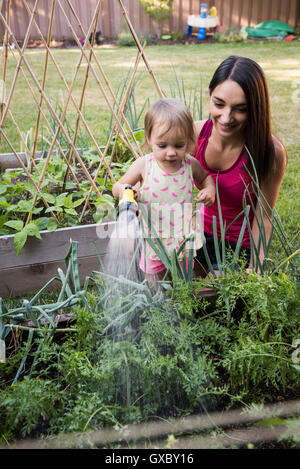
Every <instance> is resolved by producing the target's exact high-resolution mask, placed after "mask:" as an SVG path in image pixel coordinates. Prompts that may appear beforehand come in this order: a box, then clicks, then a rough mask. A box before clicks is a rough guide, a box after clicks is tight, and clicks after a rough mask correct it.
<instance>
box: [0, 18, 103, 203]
mask: <svg viewBox="0 0 300 469" xmlns="http://www.w3.org/2000/svg"><path fill="white" fill-rule="evenodd" d="M0 20H1V21H2V23H3V25H4V26H5V27H6V28H8V30H9V33H10V36H11V37H12V39H13V41H14V43H15V45H16V48H17V50H18V52H19V54H21V53H22V51H21V49H20V47H19V44H18V42H17V40H16V38H15V36H14V34H13V32H12V31H11V29H10V28H9V26H8V24H7V23H6V20H5V18H4V17H3V15H2V13H1V12H0ZM23 61H24V64H25V65H26V67H27V69H28V71H29V73H30V75H31V77H32V79H33V81H34V83H35V85H36V86H37V88H38V90H39V92H40V93H41V94H43V97H44V100H45V102H46V104H47V106H48V107H49V109H50V111H51V113H52V114H53V117H54V118H55V120H56V121H57V123H58V125H59V127H60V128H61V130H62V132H63V134H64V136H65V138H66V140H67V142H68V143H69V145H72V141H71V139H70V137H69V135H68V133H67V132H66V130H65V128H64V126H63V124H62V122H61V120H60V119H59V117H58V116H57V114H56V112H55V110H54V109H53V107H52V105H51V103H50V101H49V99H48V98H47V96H46V95H45V93H44V92H43V90H42V88H41V86H40V84H39V81H38V80H37V78H36V77H35V75H34V73H33V72H32V70H31V68H30V65H29V63H28V61H27V59H26V57H25V56H24V55H23ZM75 155H76V158H77V160H78V161H79V163H80V164H81V166H82V169H83V171H84V173H85V175H86V176H87V178H88V179H89V181H90V182H91V184H92V185H93V186H94V189H95V191H96V192H97V194H99V196H101V195H100V193H99V190H98V188H97V186H96V185H95V184H94V181H93V179H92V177H91V176H90V174H89V172H88V171H87V169H86V167H85V165H84V163H83V161H82V159H81V157H80V155H79V153H78V151H77V149H76V148H75Z"/></svg>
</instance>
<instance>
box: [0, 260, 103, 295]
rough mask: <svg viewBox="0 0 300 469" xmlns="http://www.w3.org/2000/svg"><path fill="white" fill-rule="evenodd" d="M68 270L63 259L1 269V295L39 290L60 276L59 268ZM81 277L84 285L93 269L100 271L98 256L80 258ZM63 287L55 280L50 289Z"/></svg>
mask: <svg viewBox="0 0 300 469" xmlns="http://www.w3.org/2000/svg"><path fill="white" fill-rule="evenodd" d="M58 268H61V269H62V270H63V272H65V271H66V266H65V263H64V261H63V260H60V261H54V262H43V263H38V264H32V265H26V266H17V267H13V268H9V269H1V270H0V297H1V298H10V297H16V296H22V295H28V294H30V293H36V292H38V291H39V290H40V289H41V288H42V287H43V286H44V285H45V284H46V283H47V282H48V281H49V280H51V279H52V278H54V277H57V276H58V273H57V269H58ZM78 268H79V277H80V282H81V284H82V285H83V283H84V281H85V278H86V277H87V276H89V275H91V273H92V271H93V270H96V271H100V270H101V269H100V263H99V259H98V256H97V255H96V256H88V257H82V258H79V259H78ZM60 288H61V282H60V281H54V282H53V283H52V284H51V285H50V286H49V291H53V290H57V289H60Z"/></svg>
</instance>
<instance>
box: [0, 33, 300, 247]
mask: <svg viewBox="0 0 300 469" xmlns="http://www.w3.org/2000/svg"><path fill="white" fill-rule="evenodd" d="M136 52H137V51H136V48H135V47H113V46H110V47H108V46H102V47H100V48H97V49H96V54H97V57H98V60H99V61H100V63H101V65H102V67H103V70H104V72H105V74H106V76H107V78H108V80H109V83H110V86H111V88H112V90H113V91H114V93H115V94H117V93H118V90H119V89H120V86H121V85H122V83H123V82H124V80H125V78H126V76H127V74H128V70H129V69H130V68H131V67H132V66H133V64H134V61H135V57H136ZM299 52H300V42H299V41H293V42H291V43H286V42H283V41H282V42H267V41H262V42H247V43H233V44H214V43H212V44H193V45H173V46H167V45H166V46H148V47H147V48H146V56H147V59H148V61H149V63H150V66H151V68H152V70H153V72H154V74H155V76H156V78H157V80H158V82H159V84H160V86H161V89H162V90H163V92H164V93H165V94H166V95H169V94H170V86H174V82H175V75H174V71H175V72H176V74H177V77H178V79H179V80H183V82H184V88H185V91H186V95H187V96H188V95H189V93H190V92H192V91H193V90H194V89H195V87H199V86H200V80H202V87H203V118H206V117H207V116H208V99H207V98H208V94H207V88H208V84H209V81H210V78H211V76H212V74H213V72H214V70H215V69H216V67H217V66H218V64H219V63H220V62H221V61H222V60H223V59H225V58H226V57H228V56H229V55H231V54H239V55H244V56H247V57H250V58H252V59H254V60H256V61H257V62H258V63H259V64H260V65H262V67H263V69H264V70H265V73H266V76H267V79H268V84H269V89H270V96H271V112H272V122H273V131H274V133H275V134H276V135H277V136H278V137H279V138H280V139H281V140H282V142H283V143H284V144H285V146H286V148H287V153H288V158H289V161H288V167H287V171H286V174H285V177H284V180H283V183H282V187H281V190H280V194H279V199H278V204H277V209H278V212H279V215H280V217H281V219H282V221H283V225H284V227H285V229H286V230H287V232H288V236H289V238H290V239H294V240H295V242H296V244H297V247H299V246H298V245H299V241H298V237H299V220H300V215H299V213H300V211H299V205H300V203H299V200H300V188H299V182H298V177H299V173H300V162H299V158H298V156H299V150H300V143H299V138H298V136H299V133H300V132H299V131H300V108H299V100H300V69H299ZM53 55H54V57H55V60H56V61H57V64H58V65H59V67H60V68H61V71H62V72H63V74H64V77H65V80H66V82H67V83H68V85H70V84H71V83H72V79H73V76H74V72H75V70H76V65H77V61H78V58H79V56H80V53H79V50H78V49H77V48H74V49H66V50H64V49H53ZM26 59H27V60H28V63H29V64H30V67H31V69H32V71H33V72H34V73H35V74H36V76H37V78H38V79H39V80H40V82H41V80H42V76H43V65H44V60H45V50H44V49H29V50H27V52H26ZM92 63H93V65H94V68H95V71H96V73H97V76H98V77H99V79H100V81H101V83H102V84H103V87H104V88H105V90H106V93H107V95H108V96H109V101H110V102H111V103H112V102H113V100H112V98H111V96H110V91H109V90H108V88H107V86H106V85H105V83H104V81H103V79H102V78H101V74H100V72H99V70H98V67H97V65H96V63H95V61H93V62H92ZM15 67H16V60H15V59H14V57H13V54H12V52H10V54H9V60H8V70H7V82H6V83H7V84H6V94H7V95H8V93H9V88H10V84H11V83H12V79H13V76H14V73H15ZM86 69H87V65H86V61H85V60H84V59H83V61H82V64H81V67H80V70H79V73H78V77H77V80H76V82H75V86H74V94H73V95H74V98H75V99H76V102H77V103H78V102H79V99H80V92H81V89H82V84H83V81H84V78H85V72H86ZM22 70H24V73H25V74H26V76H27V77H28V80H29V81H30V83H31V84H32V86H33V90H34V92H35V96H36V98H37V99H38V100H39V93H38V91H37V89H36V86H35V84H34V83H33V81H32V78H31V77H30V75H29V73H28V71H27V70H26V67H25V65H22ZM137 76H138V78H139V79H138V82H137V85H136V91H135V99H136V105H137V109H141V108H142V106H143V104H144V103H145V100H146V99H147V98H149V99H150V101H153V100H155V99H157V97H158V93H157V90H156V88H155V86H154V83H153V81H152V79H151V77H150V75H149V73H148V72H147V70H146V67H145V65H144V63H142V62H141V63H140V66H139V70H138V75H137ZM46 93H47V96H48V97H49V98H50V100H51V102H52V104H53V105H54V106H55V105H57V104H60V105H61V106H63V102H64V100H65V99H66V95H67V93H66V91H65V87H64V85H63V83H62V80H61V78H60V77H59V75H58V73H57V71H56V69H55V67H54V65H53V64H52V61H51V59H49V67H48V73H47V80H46ZM44 109H45V110H46V107H44ZM11 110H12V113H13V116H14V118H15V120H16V121H17V123H18V125H19V127H20V129H21V131H22V132H24V133H26V132H27V131H28V130H29V129H30V128H31V127H33V128H34V126H35V121H36V115H37V109H36V105H35V103H34V101H33V99H32V96H31V94H30V92H29V91H28V86H27V84H26V82H25V79H24V77H23V73H22V71H21V72H20V74H19V78H18V81H17V84H16V89H15V92H14V95H13V99H12V103H11ZM46 112H47V114H48V116H49V112H48V111H46ZM83 114H84V116H85V118H86V120H87V123H88V125H89V126H90V128H91V130H92V132H93V134H94V135H95V137H96V139H97V142H98V144H99V145H104V144H105V142H106V137H105V135H106V131H107V128H108V125H109V120H110V115H111V112H110V110H109V107H108V105H107V102H106V101H105V99H104V97H103V95H102V93H101V90H100V89H99V85H97V83H96V80H95V78H94V76H93V74H92V73H91V72H90V74H89V81H88V86H87V90H86V95H85V101H84V107H83ZM75 118H76V113H75V112H74V107H73V105H72V104H70V106H69V108H68V113H67V120H68V122H69V123H70V125H71V127H73V128H74V122H75ZM141 125H143V123H142V121H141ZM81 128H83V127H82V126H81ZM4 129H5V132H6V134H7V135H8V137H9V139H10V140H11V141H12V143H13V146H14V148H15V149H16V150H17V151H18V150H20V148H21V146H20V139H19V136H18V134H17V132H16V130H15V128H14V127H13V125H12V123H11V122H10V118H9V116H8V117H7V120H6V123H5V126H4ZM83 136H84V138H86V140H84V139H83V140H84V141H83V142H81V144H82V145H83V144H84V143H86V142H88V141H89V139H88V136H87V134H86V133H85V135H84V132H83ZM88 144H89V142H88ZM6 151H9V152H10V151H11V150H10V149H9V147H8V146H7V145H6V144H5V143H4V142H3V143H2V148H1V152H6ZM275 246H276V244H275Z"/></svg>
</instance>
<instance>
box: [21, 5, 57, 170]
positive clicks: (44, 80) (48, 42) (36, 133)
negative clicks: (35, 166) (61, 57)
mask: <svg viewBox="0 0 300 469" xmlns="http://www.w3.org/2000/svg"><path fill="white" fill-rule="evenodd" d="M23 4H24V5H25V7H27V4H26V1H25V0H23ZM54 9H55V0H52V4H51V13H50V23H49V28H48V37H47V44H48V46H49V45H50V41H51V35H52V27H53V17H54ZM48 57H49V52H48V49H46V56H45V63H44V71H43V81H42V89H43V91H45V85H46V76H47V68H48ZM42 104H43V96H42V95H41V96H40V104H39V108H38V115H37V121H36V127H35V136H34V142H33V149H32V160H33V161H34V159H35V152H36V148H37V141H38V134H39V129H40V119H41V107H42ZM31 169H32V168H31Z"/></svg>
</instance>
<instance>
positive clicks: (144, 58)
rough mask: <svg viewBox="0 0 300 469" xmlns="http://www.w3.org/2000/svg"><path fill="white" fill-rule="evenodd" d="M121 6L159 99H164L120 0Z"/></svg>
mask: <svg viewBox="0 0 300 469" xmlns="http://www.w3.org/2000/svg"><path fill="white" fill-rule="evenodd" d="M119 4H120V8H121V11H122V14H123V16H124V18H125V21H126V23H127V25H128V27H129V29H130V32H131V34H132V36H133V39H134V41H135V43H136V45H137V47H138V49H139V51H140V52H141V54H142V57H143V60H144V62H145V65H146V67H147V70H148V72H149V73H150V75H151V77H152V79H153V82H154V84H155V87H156V90H157V92H158V94H159V97H160V98H163V92H162V91H161V88H160V86H159V84H158V81H157V79H156V77H155V75H154V72H153V70H152V69H151V67H150V64H149V62H148V60H147V57H146V56H145V53H144V51H143V48H142V45H141V43H140V41H139V38H138V37H137V35H136V33H135V30H134V28H133V26H132V24H131V21H130V19H129V16H128V14H127V11H126V10H125V7H124V5H123V2H122V0H119Z"/></svg>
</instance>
